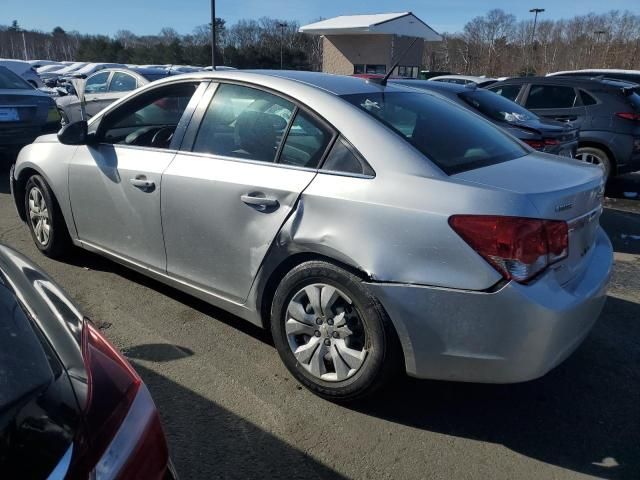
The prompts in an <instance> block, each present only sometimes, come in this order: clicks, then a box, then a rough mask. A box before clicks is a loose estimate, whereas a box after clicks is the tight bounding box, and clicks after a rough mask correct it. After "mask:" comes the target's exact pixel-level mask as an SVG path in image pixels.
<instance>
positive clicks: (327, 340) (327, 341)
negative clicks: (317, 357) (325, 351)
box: [324, 338, 331, 347]
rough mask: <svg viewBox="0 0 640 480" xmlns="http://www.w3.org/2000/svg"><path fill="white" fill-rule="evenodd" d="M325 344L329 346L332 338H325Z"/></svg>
mask: <svg viewBox="0 0 640 480" xmlns="http://www.w3.org/2000/svg"><path fill="white" fill-rule="evenodd" d="M324 344H325V345H326V346H327V347H328V346H329V345H331V340H329V339H328V338H326V339H325V340H324Z"/></svg>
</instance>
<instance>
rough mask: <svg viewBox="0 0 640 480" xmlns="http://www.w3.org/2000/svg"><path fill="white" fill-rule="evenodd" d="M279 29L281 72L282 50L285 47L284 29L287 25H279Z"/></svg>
mask: <svg viewBox="0 0 640 480" xmlns="http://www.w3.org/2000/svg"><path fill="white" fill-rule="evenodd" d="M278 27H280V70H282V64H283V62H282V58H283V57H282V49H283V45H284V29H285V28H286V27H287V24H286V23H284V22H283V23H279V24H278Z"/></svg>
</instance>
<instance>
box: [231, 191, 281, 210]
mask: <svg viewBox="0 0 640 480" xmlns="http://www.w3.org/2000/svg"><path fill="white" fill-rule="evenodd" d="M240 200H242V201H243V202H244V203H246V204H247V205H251V206H253V207H258V208H259V209H260V210H266V209H267V208H277V207H278V206H279V205H280V203H278V200H276V199H275V198H269V197H267V196H266V195H265V194H264V193H262V192H252V193H247V194H245V195H241V196H240Z"/></svg>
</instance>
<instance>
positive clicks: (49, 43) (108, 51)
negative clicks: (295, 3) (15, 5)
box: [0, 18, 322, 70]
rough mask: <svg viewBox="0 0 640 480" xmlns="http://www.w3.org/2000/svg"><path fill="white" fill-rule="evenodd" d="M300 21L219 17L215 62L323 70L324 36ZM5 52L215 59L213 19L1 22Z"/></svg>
mask: <svg viewBox="0 0 640 480" xmlns="http://www.w3.org/2000/svg"><path fill="white" fill-rule="evenodd" d="M299 27H300V25H299V23H298V22H295V21H284V20H279V19H273V18H261V19H259V20H240V21H238V22H237V23H235V24H234V25H231V26H227V24H226V22H225V21H224V19H221V18H217V19H216V64H219V65H228V66H233V67H236V68H280V62H281V59H282V65H283V67H284V68H289V69H299V70H319V69H320V68H321V66H322V63H321V62H322V58H321V42H320V39H319V38H317V37H310V36H308V35H304V34H301V33H299V32H298V29H299ZM0 58H17V59H38V60H41V59H44V60H59V61H65V60H69V61H70V60H76V61H85V62H113V63H130V64H137V65H148V64H175V65H178V64H180V65H200V66H205V65H211V24H205V25H200V26H198V27H196V28H194V30H193V31H192V32H191V33H190V34H187V35H181V34H179V33H178V32H177V31H176V30H175V29H173V28H170V27H165V28H163V29H162V30H160V33H159V34H158V35H142V36H141V35H136V34H135V33H133V32H131V31H129V30H120V31H118V32H117V33H116V34H115V35H113V36H106V35H86V34H81V33H79V32H75V31H74V32H67V31H65V30H64V29H63V28H61V27H56V28H55V29H54V30H53V31H52V32H51V33H45V32H39V31H32V30H25V29H22V28H21V27H20V25H19V23H18V21H14V22H13V23H12V24H11V25H10V26H0Z"/></svg>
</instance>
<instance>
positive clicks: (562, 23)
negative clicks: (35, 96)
mask: <svg viewBox="0 0 640 480" xmlns="http://www.w3.org/2000/svg"><path fill="white" fill-rule="evenodd" d="M544 15H545V14H544V13H543V14H542V15H541V17H542V18H539V19H538V22H537V25H536V28H535V32H534V29H533V20H532V19H527V20H520V21H518V20H517V19H516V17H515V16H514V15H511V14H509V13H506V12H504V11H503V10H499V9H496V10H491V11H489V12H488V13H487V14H486V15H484V16H480V17H476V18H474V19H472V20H471V21H469V22H468V23H467V24H466V25H465V26H464V29H463V31H462V32H459V33H453V34H449V33H444V34H443V41H442V42H439V43H428V44H427V45H426V47H425V50H424V55H423V65H422V66H423V67H425V68H426V69H428V70H437V71H449V72H456V73H462V74H486V75H490V76H508V75H521V74H535V73H537V74H544V73H547V72H551V71H558V70H569V69H577V68H624V69H640V15H636V14H633V13H631V12H628V11H625V12H620V11H617V10H613V11H610V12H608V13H605V14H600V15H596V14H593V13H590V14H587V15H580V16H576V17H574V18H572V19H567V20H545V19H544ZM298 29H299V24H298V22H296V21H284V20H281V19H274V18H261V19H259V20H240V21H238V22H236V23H235V24H233V25H227V23H226V22H225V20H224V19H221V18H218V19H216V56H217V57H216V58H217V63H218V64H222V65H228V66H233V67H236V68H280V64H281V60H282V65H283V67H284V68H289V69H300V70H320V69H321V68H322V42H321V39H320V38H319V37H316V36H310V35H305V34H301V33H299V32H298ZM210 38H211V24H208V25H200V26H198V27H196V28H195V29H194V30H193V31H192V32H191V33H189V34H186V35H181V34H179V33H178V32H176V31H175V30H174V29H173V28H170V27H166V28H163V29H162V30H161V31H160V33H159V34H157V35H142V36H141V35H136V34H135V33H134V32H131V31H128V30H121V31H119V32H117V33H116V34H115V35H113V36H105V35H87V34H82V33H79V32H75V31H74V32H67V31H65V30H64V29H63V28H61V27H56V28H55V29H54V30H53V31H52V32H48V33H47V32H39V31H33V30H25V29H23V28H22V27H21V26H20V25H19V23H18V21H17V20H15V21H13V23H12V24H11V25H8V26H0V58H19V59H20V58H22V59H24V58H29V59H51V60H76V61H87V62H89V61H95V62H117V63H133V64H139V65H144V64H189V65H210V64H211V47H210Z"/></svg>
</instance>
